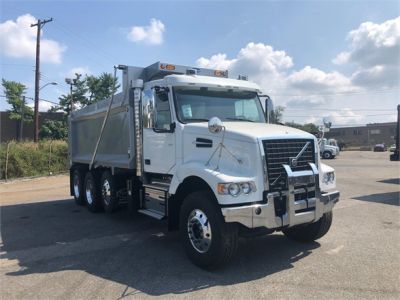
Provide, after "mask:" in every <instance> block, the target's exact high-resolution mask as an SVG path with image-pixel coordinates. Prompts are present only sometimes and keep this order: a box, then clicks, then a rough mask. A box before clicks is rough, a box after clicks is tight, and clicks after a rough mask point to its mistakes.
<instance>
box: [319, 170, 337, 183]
mask: <svg viewBox="0 0 400 300" xmlns="http://www.w3.org/2000/svg"><path fill="white" fill-rule="evenodd" d="M322 181H323V182H324V183H325V184H329V183H333V182H334V181H335V172H328V173H325V174H324V176H323V178H322Z"/></svg>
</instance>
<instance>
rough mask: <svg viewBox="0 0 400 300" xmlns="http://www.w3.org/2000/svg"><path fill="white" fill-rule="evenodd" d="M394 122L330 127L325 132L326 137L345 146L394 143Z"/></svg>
mask: <svg viewBox="0 0 400 300" xmlns="http://www.w3.org/2000/svg"><path fill="white" fill-rule="evenodd" d="M395 135H396V122H388V123H373V124H367V125H366V126H356V127H341V128H331V130H330V131H329V132H327V133H325V137H326V138H334V139H336V140H337V141H338V143H344V145H345V146H369V147H372V146H374V145H375V144H380V143H384V144H385V145H386V146H390V145H392V144H394V143H395V140H394V137H395Z"/></svg>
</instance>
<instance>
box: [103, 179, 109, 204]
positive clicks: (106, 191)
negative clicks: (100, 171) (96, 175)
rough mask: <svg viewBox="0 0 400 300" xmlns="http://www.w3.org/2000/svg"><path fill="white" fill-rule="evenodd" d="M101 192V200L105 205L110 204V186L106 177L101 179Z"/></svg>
mask: <svg viewBox="0 0 400 300" xmlns="http://www.w3.org/2000/svg"><path fill="white" fill-rule="evenodd" d="M101 193H102V195H103V200H104V203H105V204H106V205H110V201H111V187H110V182H109V181H108V180H107V179H106V180H104V181H103V185H102V187H101Z"/></svg>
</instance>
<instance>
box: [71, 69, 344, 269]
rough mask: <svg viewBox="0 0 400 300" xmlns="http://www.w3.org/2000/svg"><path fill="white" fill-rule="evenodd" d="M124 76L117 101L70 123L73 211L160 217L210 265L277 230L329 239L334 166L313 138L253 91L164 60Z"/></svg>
mask: <svg viewBox="0 0 400 300" xmlns="http://www.w3.org/2000/svg"><path fill="white" fill-rule="evenodd" d="M119 68H120V69H121V70H122V71H123V76H124V77H123V78H124V81H123V91H122V93H121V95H116V97H115V99H116V101H115V103H113V101H114V99H108V100H105V102H104V103H103V104H101V103H99V104H96V105H97V106H96V107H95V106H92V107H90V106H88V107H86V108H84V109H82V111H81V112H76V113H74V114H72V116H71V118H70V128H71V133H72V134H70V156H71V159H70V162H71V194H72V195H74V197H75V199H76V201H77V202H78V203H81V204H86V205H88V206H91V205H92V204H93V203H97V204H96V205H97V207H96V209H101V207H103V208H104V210H106V211H107V212H112V211H113V210H114V208H115V207H117V206H118V205H120V204H121V203H123V202H124V201H125V202H127V203H128V206H129V207H130V208H131V209H133V210H137V211H138V212H140V213H144V214H146V215H148V216H151V217H154V218H157V219H167V220H168V226H169V229H171V230H174V229H179V230H180V232H181V238H182V243H183V246H184V248H185V251H186V253H187V255H188V257H189V258H190V259H191V260H192V261H193V262H194V263H195V264H196V265H198V266H200V267H202V268H206V269H213V268H216V267H219V266H221V265H223V264H225V263H227V262H228V261H229V260H231V259H232V257H233V256H234V253H235V250H236V248H237V240H238V237H239V236H247V235H254V234H267V233H272V232H274V231H283V233H284V234H285V235H286V236H287V237H289V238H291V239H294V240H298V241H303V242H304V241H313V240H315V239H318V238H320V237H322V236H323V235H324V234H326V233H327V232H328V230H329V228H330V225H331V222H332V208H333V206H334V204H335V203H336V202H337V201H338V200H339V192H338V191H336V178H335V173H334V170H333V169H332V168H331V167H329V166H327V165H324V164H322V163H321V161H320V159H319V152H320V150H319V146H318V141H317V139H316V138H315V137H314V136H313V135H311V134H308V133H306V132H304V131H301V130H298V129H294V128H290V127H286V126H282V125H275V124H269V123H268V122H267V120H268V118H267V115H268V114H265V113H264V111H263V107H262V104H261V101H260V95H262V94H261V89H260V87H259V86H258V85H257V84H255V83H252V82H249V81H247V80H243V79H245V77H242V76H240V77H239V79H231V78H228V73H227V71H220V70H210V69H201V68H190V67H185V66H179V65H171V64H163V63H156V64H154V65H152V66H149V67H147V68H138V67H128V66H120V67H119ZM107 101H108V102H107ZM107 105H108V109H107V110H106V106H107ZM93 116H96V117H98V118H99V119H100V120H103V122H102V124H103V125H102V126H101V130H100V124H101V122H97V126H95V125H93V122H94V118H95V117H93ZM110 116H111V117H110ZM85 122H86V123H87V124H86V125H84V123H85ZM90 124H92V125H90ZM120 127H121V128H120ZM90 128H92V129H93V128H96V130H97V131H96V130H95V131H96V132H91V131H90ZM107 128H108V129H107ZM118 133H122V136H121V137H120V139H121V141H119V139H116V138H115V136H116V135H117V134H118ZM82 134H84V135H85V136H84V137H80V135H82ZM74 135H75V136H74ZM122 140H123V141H122ZM120 143H123V144H124V147H122V148H118V147H119V146H118V145H117V144H120ZM87 144H91V146H89V147H88V146H87ZM91 148H92V149H93V150H92V151H90V149H91ZM117 148H118V149H122V150H121V151H125V153H115V152H116V150H115V149H117ZM83 149H86V150H85V151H86V152H88V153H85V151H83ZM123 149H125V150H123ZM121 151H119V152H121ZM117 152H118V151H117ZM124 155H125V156H124ZM124 157H125V161H121V160H123V159H124ZM87 176H89V177H90V178H89V183H90V184H87V181H88V180H87V179H85V177H87ZM96 188H97V190H96ZM79 192H81V193H79ZM110 206H111V208H110Z"/></svg>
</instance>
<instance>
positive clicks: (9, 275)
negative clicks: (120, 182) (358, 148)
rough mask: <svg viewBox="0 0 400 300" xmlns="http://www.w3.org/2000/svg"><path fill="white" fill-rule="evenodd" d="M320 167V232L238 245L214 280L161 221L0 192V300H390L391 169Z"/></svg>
mask: <svg viewBox="0 0 400 300" xmlns="http://www.w3.org/2000/svg"><path fill="white" fill-rule="evenodd" d="M324 162H325V163H327V164H329V165H331V166H333V167H334V168H335V169H336V173H337V180H338V182H337V185H338V189H339V190H340V191H341V195H342V196H341V200H340V202H339V203H338V204H337V205H336V207H335V209H334V220H333V225H332V228H331V230H330V231H329V233H328V234H327V235H326V236H325V237H323V238H322V239H320V240H319V241H318V242H314V243H312V244H298V243H295V242H292V241H290V240H288V239H286V238H285V237H284V236H283V235H282V234H280V233H277V234H273V235H270V236H266V237H261V238H256V239H251V240H242V241H241V243H240V246H239V251H238V255H237V257H236V259H235V260H234V261H233V263H232V264H231V265H229V266H228V267H227V268H225V269H223V270H218V271H214V272H207V271H203V270H201V269H198V268H197V267H195V266H194V265H192V264H191V263H190V262H189V260H187V259H186V257H185V254H184V252H183V249H182V248H181V246H180V241H179V238H178V234H177V233H175V232H174V233H168V232H167V230H166V226H165V224H164V223H163V222H160V221H156V220H153V219H151V218H148V217H146V216H144V215H134V216H130V215H129V214H128V213H127V212H126V211H119V212H117V213H115V214H113V215H111V216H108V215H105V214H104V213H98V214H93V213H90V212H88V211H87V209H86V208H85V207H79V206H76V205H75V203H74V201H73V200H72V199H71V197H70V196H69V193H68V192H69V188H68V182H69V179H68V177H67V176H64V175H62V176H61V175H60V176H54V177H50V178H38V179H30V180H19V181H14V182H9V183H2V184H0V197H1V200H0V201H1V253H0V255H1V260H0V285H1V286H0V288H1V298H2V299H13V298H30V299H48V298H58V299H95V298H107V299H121V298H125V297H128V298H129V297H132V298H147V297H153V296H158V297H163V298H165V297H173V296H180V297H185V298H201V299H215V298H220V299H226V298H229V299H232V298H238V299H243V298H247V299H253V298H267V297H268V298H301V299H311V298H318V299H320V298H326V299H332V298H341V299H342V298H362V299H365V298H385V299H399V297H400V286H399V284H400V283H399V282H400V281H399V279H400V271H399V270H400V210H399V189H400V185H399V183H400V182H399V177H400V174H399V173H400V163H399V162H391V161H389V153H388V152H384V153H373V152H342V153H341V155H340V156H339V157H338V158H337V159H334V160H328V161H324Z"/></svg>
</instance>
